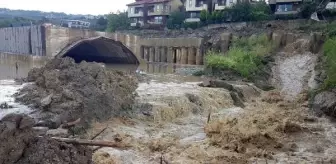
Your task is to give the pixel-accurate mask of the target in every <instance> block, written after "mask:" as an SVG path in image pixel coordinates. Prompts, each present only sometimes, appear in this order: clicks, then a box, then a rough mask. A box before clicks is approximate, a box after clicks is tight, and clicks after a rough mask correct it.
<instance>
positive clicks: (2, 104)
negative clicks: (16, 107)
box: [0, 102, 13, 109]
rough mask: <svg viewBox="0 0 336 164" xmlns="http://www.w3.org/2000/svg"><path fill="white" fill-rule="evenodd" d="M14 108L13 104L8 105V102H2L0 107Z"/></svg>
mask: <svg viewBox="0 0 336 164" xmlns="http://www.w3.org/2000/svg"><path fill="white" fill-rule="evenodd" d="M10 108H13V106H11V105H8V104H7V103H6V102H4V103H1V104H0V109H10Z"/></svg>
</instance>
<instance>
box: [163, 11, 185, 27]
mask: <svg viewBox="0 0 336 164" xmlns="http://www.w3.org/2000/svg"><path fill="white" fill-rule="evenodd" d="M184 20H185V15H184V12H181V11H175V12H173V13H171V14H170V16H169V19H168V22H167V26H168V28H180V27H182V25H183V22H184Z"/></svg>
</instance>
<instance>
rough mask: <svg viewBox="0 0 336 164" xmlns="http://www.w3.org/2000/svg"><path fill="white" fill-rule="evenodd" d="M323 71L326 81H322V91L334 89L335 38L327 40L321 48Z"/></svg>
mask: <svg viewBox="0 0 336 164" xmlns="http://www.w3.org/2000/svg"><path fill="white" fill-rule="evenodd" d="M323 50H324V55H325V56H324V57H325V59H324V61H325V65H324V66H325V70H326V73H327V79H326V80H325V81H324V89H328V88H334V87H336V37H333V38H329V39H328V40H327V41H326V42H325V44H324V47H323Z"/></svg>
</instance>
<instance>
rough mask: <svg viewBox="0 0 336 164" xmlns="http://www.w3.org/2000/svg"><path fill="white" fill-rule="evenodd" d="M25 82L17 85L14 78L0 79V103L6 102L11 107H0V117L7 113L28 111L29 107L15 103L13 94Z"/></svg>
mask: <svg viewBox="0 0 336 164" xmlns="http://www.w3.org/2000/svg"><path fill="white" fill-rule="evenodd" d="M23 86H25V84H22V85H18V84H16V83H15V81H14V80H0V104H1V103H4V102H6V103H7V104H8V105H10V106H13V108H11V109H0V119H2V118H3V117H4V116H6V115H7V114H9V113H29V112H31V110H30V109H29V107H27V106H25V105H22V104H19V103H16V102H15V99H14V97H13V95H14V94H15V93H16V92H17V91H18V90H19V89H21V88H22V87H23Z"/></svg>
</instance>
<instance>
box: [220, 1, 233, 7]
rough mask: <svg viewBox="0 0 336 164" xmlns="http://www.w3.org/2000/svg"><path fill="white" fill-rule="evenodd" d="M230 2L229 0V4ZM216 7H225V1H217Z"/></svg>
mask: <svg viewBox="0 0 336 164" xmlns="http://www.w3.org/2000/svg"><path fill="white" fill-rule="evenodd" d="M231 1H232V0H230V2H231ZM218 5H219V6H225V5H226V0H219V1H218Z"/></svg>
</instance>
